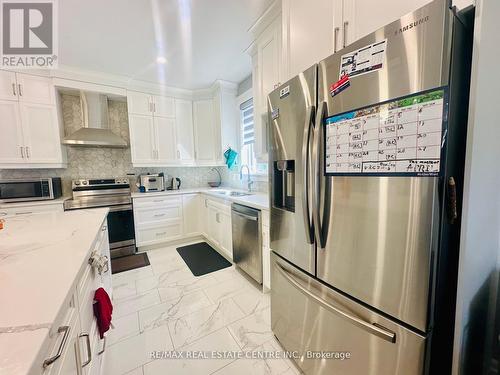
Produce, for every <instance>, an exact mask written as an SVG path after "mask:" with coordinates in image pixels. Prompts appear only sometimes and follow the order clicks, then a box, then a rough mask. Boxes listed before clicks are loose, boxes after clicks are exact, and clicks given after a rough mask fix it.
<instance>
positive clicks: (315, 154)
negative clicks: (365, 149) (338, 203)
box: [312, 102, 326, 249]
mask: <svg viewBox="0 0 500 375" xmlns="http://www.w3.org/2000/svg"><path fill="white" fill-rule="evenodd" d="M325 115H326V102H321V103H320V104H319V106H318V111H317V112H316V123H315V125H314V133H313V150H312V162H313V165H314V167H313V181H314V183H313V189H312V201H313V210H312V216H313V227H314V234H315V236H316V243H317V244H318V245H319V246H320V248H322V249H323V248H324V247H325V241H324V239H323V235H322V231H321V218H320V214H319V206H320V203H321V200H320V194H321V192H320V190H321V185H320V182H321V180H320V179H321V177H320V173H321V171H320V170H319V167H320V155H319V149H320V146H321V144H320V142H321V124H322V123H323V119H324V117H325Z"/></svg>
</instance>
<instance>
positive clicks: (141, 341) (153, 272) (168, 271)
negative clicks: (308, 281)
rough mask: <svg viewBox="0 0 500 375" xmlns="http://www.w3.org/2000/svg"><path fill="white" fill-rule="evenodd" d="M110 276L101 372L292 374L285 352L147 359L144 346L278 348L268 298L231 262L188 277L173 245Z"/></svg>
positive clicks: (159, 348)
mask: <svg viewBox="0 0 500 375" xmlns="http://www.w3.org/2000/svg"><path fill="white" fill-rule="evenodd" d="M148 256H149V260H150V262H151V265H150V266H148V267H143V268H139V269H135V270H131V271H127V272H122V273H119V274H117V275H114V276H113V288H114V289H113V293H114V312H113V324H114V327H115V328H114V329H112V330H111V331H109V332H108V338H107V339H108V347H107V349H106V351H107V354H106V357H105V358H106V360H105V364H104V372H103V373H104V374H105V375H165V374H175V375H178V374H189V375H206V374H207V375H208V374H217V375H222V374H248V375H260V374H285V375H294V374H299V371H298V370H297V369H296V368H295V366H294V365H293V364H292V363H291V362H290V361H289V360H287V359H272V360H271V359H266V360H264V359H152V358H151V352H152V351H164V350H176V351H196V352H198V351H213V350H217V351H246V352H250V351H281V350H282V348H281V347H280V344H279V343H278V341H276V339H275V338H274V336H273V333H272V332H271V327H270V320H271V317H270V298H269V294H263V293H262V292H261V291H260V290H259V288H257V286H256V285H255V284H254V283H252V282H250V281H249V280H248V279H247V277H245V276H244V275H243V274H242V273H241V272H240V271H239V270H237V269H235V268H234V267H230V268H225V269H223V270H220V271H216V272H212V273H210V274H208V275H205V276H200V277H195V276H193V275H192V273H191V271H190V270H189V268H188V267H187V266H186V264H185V263H184V261H183V260H182V258H181V257H180V256H179V254H178V253H177V251H176V247H165V248H161V249H156V250H153V251H149V252H148Z"/></svg>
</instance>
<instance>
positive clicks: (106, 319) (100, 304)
mask: <svg viewBox="0 0 500 375" xmlns="http://www.w3.org/2000/svg"><path fill="white" fill-rule="evenodd" d="M112 314H113V304H112V303H111V299H110V298H109V295H108V293H106V291H105V290H104V289H103V288H99V289H97V290H96V291H95V294H94V315H95V317H96V319H97V327H98V328H99V335H100V336H101V339H102V338H104V332H107V331H109V327H110V326H111V315H112Z"/></svg>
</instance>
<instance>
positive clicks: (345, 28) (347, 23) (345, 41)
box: [344, 21, 349, 48]
mask: <svg viewBox="0 0 500 375" xmlns="http://www.w3.org/2000/svg"><path fill="white" fill-rule="evenodd" d="M348 26H349V21H344V48H345V46H346V44H347V27H348Z"/></svg>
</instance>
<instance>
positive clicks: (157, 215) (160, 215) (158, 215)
mask: <svg viewBox="0 0 500 375" xmlns="http://www.w3.org/2000/svg"><path fill="white" fill-rule="evenodd" d="M154 216H155V217H162V216H165V214H156V215H154Z"/></svg>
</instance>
